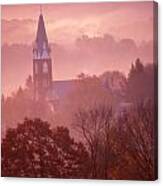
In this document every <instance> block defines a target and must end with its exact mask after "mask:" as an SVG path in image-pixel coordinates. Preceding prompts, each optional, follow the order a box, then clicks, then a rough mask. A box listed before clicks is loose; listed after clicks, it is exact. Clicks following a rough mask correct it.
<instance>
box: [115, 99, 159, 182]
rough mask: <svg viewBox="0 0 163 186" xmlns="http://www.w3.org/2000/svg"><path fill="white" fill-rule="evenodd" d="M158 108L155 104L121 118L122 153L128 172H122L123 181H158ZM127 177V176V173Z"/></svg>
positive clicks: (138, 108)
mask: <svg viewBox="0 0 163 186" xmlns="http://www.w3.org/2000/svg"><path fill="white" fill-rule="evenodd" d="M154 119H155V117H154V107H153V105H152V104H151V102H146V103H142V104H139V105H137V106H134V107H133V108H132V109H130V111H128V112H127V113H126V114H124V115H123V116H122V118H120V120H119V121H118V122H119V125H120V126H122V128H121V129H120V130H119V134H118V136H119V142H118V143H119V151H121V152H123V157H122V158H121V160H123V161H122V162H125V166H126V167H127V169H126V170H125V172H124V170H123V168H122V170H119V171H120V174H119V175H120V178H123V179H124V178H125V179H140V180H154V179H155V178H156V175H155V173H156V172H155V166H156V165H155V163H156V161H155V158H156V157H157V152H156V149H157V145H156V143H155V142H156V138H157V137H156V136H155V134H156V133H155V132H156V131H155V128H156V127H155V125H156V123H155V120H154ZM123 172H124V173H125V174H124V173H123Z"/></svg>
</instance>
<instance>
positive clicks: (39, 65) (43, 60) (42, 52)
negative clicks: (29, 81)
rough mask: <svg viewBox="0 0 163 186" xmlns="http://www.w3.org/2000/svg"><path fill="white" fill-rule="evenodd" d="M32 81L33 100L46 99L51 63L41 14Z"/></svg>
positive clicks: (34, 52) (50, 82) (50, 80)
mask: <svg viewBox="0 0 163 186" xmlns="http://www.w3.org/2000/svg"><path fill="white" fill-rule="evenodd" d="M33 80H34V95H35V96H34V97H35V99H36V100H39V99H42V98H46V96H47V92H48V91H49V90H50V89H51V85H52V62H51V57H50V47H49V44H48V38H47V34H46V29H45V24H44V19H43V15H42V12H41V13H40V16H39V20H38V27H37V33H36V39H35V42H34V46H33Z"/></svg>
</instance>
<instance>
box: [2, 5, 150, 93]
mask: <svg viewBox="0 0 163 186" xmlns="http://www.w3.org/2000/svg"><path fill="white" fill-rule="evenodd" d="M42 11H43V16H44V20H45V25H46V30H47V34H48V39H49V42H50V43H53V44H55V45H56V46H54V51H52V55H53V56H52V60H53V61H54V64H53V78H54V79H70V78H74V77H76V75H77V74H78V73H80V72H86V73H89V74H100V73H102V72H104V71H106V70H114V69H115V70H117V69H118V70H120V71H123V72H125V73H126V72H128V70H129V67H130V65H131V62H133V61H134V60H135V58H136V57H139V56H140V57H141V58H142V60H143V61H144V62H145V63H148V62H152V54H149V51H150V53H152V47H153V44H152V40H153V2H128V3H127V2H126V3H76V4H72V3H69V4H48V5H43V6H42ZM39 14H40V7H39V5H3V6H2V83H3V90H4V92H6V93H8V92H11V91H13V90H15V88H16V87H18V86H19V85H22V84H23V82H24V81H25V79H26V77H27V75H28V74H32V55H31V52H32V48H31V44H32V42H33V41H34V40H35V36H36V29H37V21H38V16H39ZM83 35H86V36H87V37H83ZM107 35H109V37H106V36H107ZM126 38H127V40H125V39H126ZM5 44H7V45H5ZM13 44H14V45H13ZM17 44H19V45H20V46H18V45H17ZM26 45H29V46H26ZM23 47H24V48H23ZM28 47H29V48H30V52H29V48H28ZM90 47H91V49H90ZM115 47H117V50H116V48H115ZM17 48H19V50H17ZM97 51H99V53H98V52H97ZM116 51H117V52H116ZM122 51H123V52H122ZM128 51H130V53H128ZM95 53H96V54H95ZM23 55H24V56H25V57H26V59H25V60H24V61H23V62H21V61H22V60H23ZM138 55H139V56H138ZM28 57H29V58H28ZM108 60H109V61H108ZM18 61H19V62H18ZM16 64H17V65H19V66H21V65H22V66H21V68H22V70H21V72H22V74H21V76H20V75H19V76H18V75H16V73H15V72H16V71H15V69H16V68H15V65H16ZM25 70H26V71H25Z"/></svg>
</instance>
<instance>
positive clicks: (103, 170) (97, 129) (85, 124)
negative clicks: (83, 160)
mask: <svg viewBox="0 0 163 186" xmlns="http://www.w3.org/2000/svg"><path fill="white" fill-rule="evenodd" d="M112 119H113V117H112V109H111V107H109V106H107V105H97V106H95V107H93V108H89V109H80V110H79V111H78V112H76V114H75V123H74V127H75V129H76V130H78V132H79V134H82V136H83V137H84V140H85V142H86V144H87V147H88V150H89V152H90V157H91V177H92V178H101V179H104V178H105V179H108V175H109V174H108V166H109V160H111V159H110V155H111V154H112V153H113V148H114V145H113V141H114V140H113V134H114V133H113V125H112V122H113V121H112Z"/></svg>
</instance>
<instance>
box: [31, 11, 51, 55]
mask: <svg viewBox="0 0 163 186" xmlns="http://www.w3.org/2000/svg"><path fill="white" fill-rule="evenodd" d="M34 49H35V50H36V51H37V57H38V56H39V57H40V58H41V57H43V58H45V56H46V58H47V57H49V52H50V48H49V45H48V38H47V34H46V29H45V24H44V19H43V15H42V14H40V16H39V21H38V28H37V34H36V40H35V47H34Z"/></svg>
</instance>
